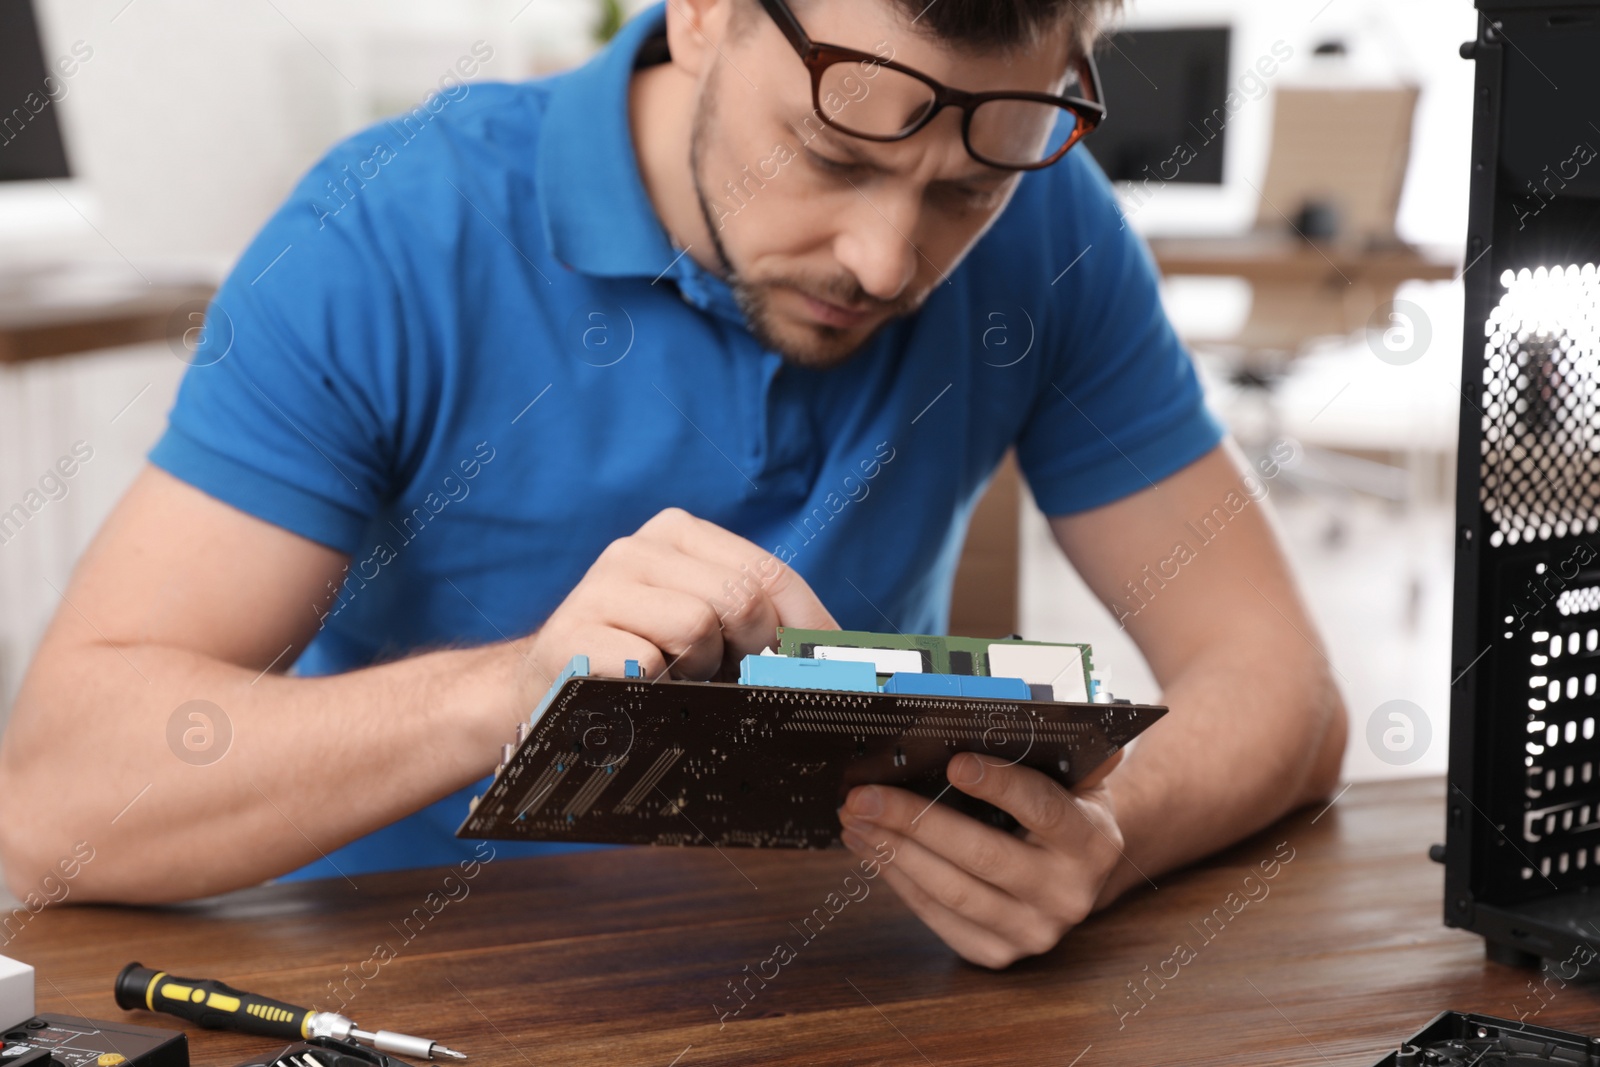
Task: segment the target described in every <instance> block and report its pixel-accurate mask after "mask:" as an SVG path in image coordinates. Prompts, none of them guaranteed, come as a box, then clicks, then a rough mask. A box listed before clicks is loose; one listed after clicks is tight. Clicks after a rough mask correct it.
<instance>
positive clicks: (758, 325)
mask: <svg viewBox="0 0 1600 1067" xmlns="http://www.w3.org/2000/svg"><path fill="white" fill-rule="evenodd" d="M721 75H722V70H721V67H720V66H719V67H718V68H717V69H716V71H714V72H713V73H712V75H711V78H710V80H709V81H708V82H707V84H706V87H705V92H704V94H703V95H702V97H701V101H700V106H699V109H698V110H697V111H696V112H695V117H694V125H693V128H692V131H691V133H690V138H689V169H690V177H691V180H692V181H693V182H694V192H695V197H696V199H698V200H699V202H700V213H701V215H702V216H704V218H705V223H706V231H707V232H708V233H709V234H710V235H711V246H712V249H713V250H714V251H715V252H716V255H717V262H718V263H719V264H720V265H721V268H722V275H723V279H724V281H726V282H727V284H728V288H729V289H731V290H732V292H733V297H734V300H735V301H737V302H738V305H739V310H740V311H742V312H743V313H744V317H745V322H746V324H747V325H748V327H749V329H750V333H751V335H752V336H753V337H755V339H756V341H757V342H759V343H760V344H761V345H762V346H763V347H764V348H767V349H769V350H770V351H773V352H776V353H778V355H780V356H782V357H783V358H784V359H785V360H786V361H788V362H790V363H793V364H795V365H797V366H802V367H813V368H817V369H825V368H828V367H833V366H837V365H839V364H841V363H843V362H845V361H846V360H848V359H849V358H850V357H851V356H853V355H855V354H856V353H857V352H858V351H860V350H861V349H862V348H863V347H865V346H866V344H867V342H868V341H870V340H871V339H872V338H873V337H874V336H876V334H877V333H878V331H880V330H881V329H883V327H884V326H886V325H888V324H889V322H891V321H893V320H894V319H896V318H903V317H904V316H906V315H910V314H911V313H912V312H914V311H916V310H917V308H918V307H919V306H921V304H922V300H921V298H920V297H918V296H916V295H915V294H914V293H908V294H907V295H905V296H903V297H901V298H900V299H898V300H887V301H886V300H879V299H878V298H877V297H874V296H872V295H871V294H870V293H868V292H867V291H866V290H865V289H863V288H862V287H861V283H860V282H858V281H856V279H855V278H854V277H853V276H852V275H850V274H849V273H848V272H841V273H839V274H836V275H834V276H832V277H828V278H819V277H806V276H801V275H789V276H785V277H778V278H770V279H765V280H762V281H751V280H748V279H746V278H745V277H744V276H743V275H742V274H741V273H740V271H739V270H738V268H737V267H736V266H735V265H734V263H733V260H732V258H731V257H730V256H729V255H728V249H727V247H726V246H725V245H724V244H723V243H722V234H721V232H720V227H719V224H718V222H717V219H716V216H715V213H714V212H713V211H712V210H711V199H710V197H709V196H707V194H706V182H705V180H704V175H703V174H702V173H701V164H702V162H703V159H704V149H705V142H706V138H707V136H708V134H709V131H710V128H711V122H712V119H713V117H714V116H715V114H716V102H717V97H718V95H719V94H718V89H719V87H720V86H721V82H722V77H721ZM777 289H790V290H793V291H795V292H798V293H801V294H804V295H806V296H809V297H812V298H813V299H816V300H821V301H825V302H827V303H830V304H835V305H838V306H841V307H848V308H851V309H852V310H860V309H869V310H870V311H872V312H875V313H876V317H878V318H879V323H878V325H877V326H875V327H873V329H872V330H871V332H869V333H868V334H866V335H865V336H861V337H856V338H852V333H853V331H851V330H847V329H842V328H840V327H836V326H829V325H827V324H825V323H819V322H814V323H810V324H808V325H806V326H804V327H801V329H802V330H804V331H806V332H808V333H809V334H811V337H812V339H811V340H808V341H802V340H799V339H798V338H783V337H780V336H779V331H778V329H777V327H776V323H777V319H778V313H777V312H775V311H774V310H773V309H772V301H771V295H772V293H773V291H774V290H777Z"/></svg>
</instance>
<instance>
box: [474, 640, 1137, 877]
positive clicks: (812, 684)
mask: <svg viewBox="0 0 1600 1067" xmlns="http://www.w3.org/2000/svg"><path fill="white" fill-rule="evenodd" d="M778 645H779V649H778V650H776V651H775V650H772V649H768V650H766V651H765V652H763V653H762V654H760V655H751V656H746V657H745V658H744V660H743V662H742V664H741V669H740V680H739V681H738V682H737V683H733V682H698V681H680V680H674V679H668V678H660V679H654V680H651V679H646V678H644V677H643V676H642V675H641V673H640V671H639V669H638V665H637V664H636V663H633V662H630V663H629V664H628V665H627V666H626V668H625V675H626V676H625V677H622V678H603V677H596V676H593V675H591V674H590V671H589V663H588V657H586V656H575V657H574V658H573V660H572V662H571V663H569V664H568V666H567V668H566V669H565V670H564V671H563V672H562V674H561V676H560V677H559V678H557V679H556V681H555V684H553V685H552V686H551V687H550V690H549V692H548V693H547V694H546V695H545V697H544V699H543V701H541V703H540V704H539V706H538V707H537V708H536V709H535V710H534V712H533V714H532V715H531V716H530V717H529V720H528V721H527V722H526V723H523V724H521V725H520V726H519V728H518V732H517V737H516V739H515V740H514V741H512V742H510V743H508V744H507V745H506V746H505V748H504V750H503V751H502V753H501V762H500V766H499V767H498V769H497V770H496V772H495V776H494V780H493V781H492V782H491V784H490V785H489V787H488V789H487V791H486V792H485V793H484V794H483V795H482V796H481V797H478V798H475V799H474V800H473V802H472V807H471V810H470V812H469V814H468V815H467V818H466V820H465V821H464V822H463V823H462V824H461V826H460V828H459V829H458V830H457V831H456V836H458V837H464V838H491V839H508V840H525V841H570V842H596V843H614V844H639V845H715V846H717V847H729V846H742V847H752V848H826V847H829V846H830V845H833V844H835V843H836V842H837V839H838V832H839V820H838V815H837V811H838V808H839V807H840V805H842V804H843V803H844V800H845V797H846V795H847V794H848V793H849V792H850V790H851V789H853V788H854V787H856V786H858V785H866V784H879V785H890V786H897V787H899V788H902V789H907V790H910V791H912V792H915V793H919V794H921V795H922V796H925V797H927V798H928V800H929V801H930V802H935V801H936V802H939V803H943V804H948V805H950V806H951V807H953V808H955V809H956V810H958V811H961V812H964V813H965V814H968V815H971V816H973V817H975V818H977V819H980V820H982V821H984V822H986V823H989V824H990V825H993V826H996V827H1000V828H1002V829H1006V830H1012V829H1015V828H1016V822H1015V820H1014V819H1012V817H1011V816H1010V815H1009V814H1007V813H1005V812H1004V811H1001V810H1000V809H998V808H995V807H994V806H992V805H990V804H988V803H985V802H983V801H980V800H977V799H976V798H973V797H971V796H968V795H967V794H966V793H963V792H961V791H960V790H959V789H956V788H954V787H953V786H951V784H950V783H949V781H948V780H947V778H946V776H945V768H946V765H947V764H948V763H949V761H950V758H951V757H952V756H954V755H955V754H956V753H958V752H973V753H977V754H978V755H979V756H980V757H982V758H984V759H985V760H986V761H988V762H989V763H991V764H992V765H997V766H998V765H1021V766H1025V767H1030V768H1032V769H1034V770H1037V771H1041V772H1043V773H1045V774H1047V775H1049V776H1050V777H1051V778H1053V779H1055V780H1056V781H1057V782H1059V783H1060V784H1061V785H1063V786H1065V787H1071V786H1073V785H1075V784H1077V783H1078V782H1080V781H1082V780H1083V779H1084V778H1085V777H1086V776H1087V775H1089V774H1090V773H1091V772H1092V771H1093V770H1094V769H1095V768H1096V767H1098V766H1099V765H1100V764H1102V763H1104V762H1105V761H1106V760H1107V759H1109V758H1110V757H1111V756H1112V755H1113V754H1114V753H1116V752H1117V751H1118V750H1119V749H1121V748H1122V747H1123V746H1125V745H1127V744H1128V742H1130V741H1131V740H1133V738H1135V737H1136V736H1138V735H1139V734H1140V733H1142V732H1143V731H1144V730H1145V729H1147V728H1148V727H1149V726H1150V725H1151V724H1153V723H1154V722H1156V720H1158V719H1159V718H1161V716H1162V715H1164V714H1165V713H1166V709H1165V708H1162V707H1155V706H1142V705H1134V704H1129V703H1127V702H1120V701H1112V700H1111V699H1110V697H1109V696H1108V695H1107V694H1105V693H1103V692H1100V691H1099V685H1098V681H1097V679H1096V677H1095V674H1094V671H1093V663H1092V659H1091V650H1090V649H1089V647H1088V646H1087V645H1063V644H1049V643H1046V642H1034V641H1022V640H1020V639H1007V640H979V639H971V638H950V637H940V636H934V635H920V634H919V635H904V634H893V635H886V634H872V633H864V632H850V631H839V630H826V631H823V630H780V631H779V634H778ZM1001 672H1005V673H1001ZM1058 697H1064V698H1065V699H1057V698H1058Z"/></svg>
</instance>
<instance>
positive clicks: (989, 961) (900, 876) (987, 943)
mask: <svg viewBox="0 0 1600 1067" xmlns="http://www.w3.org/2000/svg"><path fill="white" fill-rule="evenodd" d="M883 877H884V880H885V881H887V882H888V883H889V888H891V889H893V890H894V891H895V893H896V894H898V895H899V897H900V899H901V900H903V901H905V903H906V907H908V908H910V909H911V913H912V914H913V915H915V916H916V917H917V918H919V919H921V920H922V922H923V924H924V925H925V926H927V927H928V929H930V930H932V931H933V932H934V933H935V934H936V935H938V937H939V939H940V940H941V941H943V942H944V943H945V944H947V945H949V946H950V947H951V948H952V949H954V950H955V951H956V953H957V954H959V955H960V956H961V958H962V959H964V960H966V961H967V962H969V963H976V964H977V965H978V966H980V967H989V968H991V969H993V970H1000V969H1002V968H1005V967H1009V966H1011V965H1012V964H1013V963H1015V962H1016V961H1017V960H1019V959H1021V958H1022V957H1023V956H1024V955H1026V953H1024V952H1022V951H1021V950H1020V949H1018V948H1017V947H1016V946H1014V945H1010V944H1008V943H1007V942H1006V941H1005V939H1004V938H1002V937H1001V936H1000V935H999V934H996V933H995V932H994V931H992V930H985V929H984V928H983V927H981V926H979V925H978V924H977V923H975V922H973V921H971V920H970V919H965V918H962V917H961V916H960V915H957V914H956V913H955V912H953V911H951V910H950V909H949V908H947V907H945V906H944V905H943V904H940V903H939V902H938V901H936V900H934V899H933V898H932V897H930V896H929V895H928V894H927V893H926V892H925V891H924V890H923V889H922V888H921V887H920V886H918V885H917V883H916V882H915V881H914V880H912V879H911V878H908V877H906V875H905V874H904V873H902V872H900V871H897V870H895V869H894V868H893V867H885V868H884V870H883Z"/></svg>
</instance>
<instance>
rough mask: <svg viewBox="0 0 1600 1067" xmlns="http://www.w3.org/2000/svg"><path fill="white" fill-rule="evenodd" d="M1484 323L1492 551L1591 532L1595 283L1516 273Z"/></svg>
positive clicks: (1598, 408) (1485, 479)
mask: <svg viewBox="0 0 1600 1067" xmlns="http://www.w3.org/2000/svg"><path fill="white" fill-rule="evenodd" d="M1501 283H1502V284H1503V285H1504V286H1505V287H1506V293H1505V295H1504V296H1503V297H1502V298H1501V300H1500V303H1499V304H1498V305H1497V306H1496V307H1495V309H1494V311H1493V313H1492V314H1491V315H1490V316H1489V319H1488V321H1487V322H1486V323H1484V333H1485V336H1486V338H1487V341H1486V345H1485V351H1484V363H1485V366H1484V371H1483V390H1482V393H1481V396H1480V399H1479V408H1480V410H1482V412H1483V427H1482V428H1483V438H1482V441H1481V442H1480V449H1481V452H1482V455H1483V462H1482V467H1481V470H1480V477H1481V486H1480V488H1479V498H1480V499H1481V500H1482V501H1483V507H1484V510H1485V511H1486V512H1487V513H1488V516H1489V519H1490V520H1491V522H1492V523H1493V525H1494V527H1495V529H1494V531H1493V533H1491V534H1490V538H1489V542H1490V544H1492V545H1495V546H1499V545H1502V544H1512V545H1515V544H1518V543H1526V542H1531V541H1545V540H1548V539H1550V538H1552V537H1565V536H1567V535H1568V534H1579V533H1594V532H1595V531H1596V530H1597V529H1600V277H1597V274H1596V271H1595V266H1594V264H1592V263H1590V264H1586V265H1584V266H1582V267H1578V266H1571V267H1566V268H1562V267H1557V268H1555V269H1554V270H1550V271H1546V270H1545V269H1544V268H1543V267H1541V268H1539V270H1537V271H1527V270H1524V271H1522V272H1521V273H1520V274H1517V275H1515V276H1513V275H1512V274H1511V272H1510V271H1507V272H1506V273H1505V275H1504V276H1502V278H1501Z"/></svg>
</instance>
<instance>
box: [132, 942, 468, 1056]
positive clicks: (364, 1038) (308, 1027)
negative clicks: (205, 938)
mask: <svg viewBox="0 0 1600 1067" xmlns="http://www.w3.org/2000/svg"><path fill="white" fill-rule="evenodd" d="M115 994H116V998H117V1006H118V1007H119V1008H122V1009H123V1010H124V1011H132V1010H134V1009H137V1008H145V1009H147V1010H149V1011H159V1012H165V1013H166V1014H168V1015H176V1016H177V1017H178V1018H180V1019H187V1020H189V1021H190V1022H192V1023H199V1024H200V1025H201V1026H203V1027H205V1028H206V1029H208V1030H237V1031H239V1032H240V1033H244V1034H259V1035H261V1036H262V1037H278V1038H284V1039H287V1040H290V1041H294V1040H307V1039H310V1038H313V1037H331V1038H335V1039H337V1040H339V1041H354V1042H357V1043H358V1044H362V1045H368V1046H370V1047H372V1048H375V1049H378V1050H379V1051H381V1052H393V1053H394V1054H395V1055H397V1056H413V1057H416V1058H419V1059H429V1060H432V1059H438V1058H439V1057H441V1056H443V1057H448V1058H450V1059H455V1060H464V1059H466V1058H467V1057H466V1054H465V1053H461V1052H456V1051H454V1050H453V1049H448V1048H445V1047H444V1046H443V1045H441V1044H439V1043H438V1042H437V1041H429V1040H428V1039H427V1038H425V1037H412V1036H410V1035H409V1034H397V1033H394V1032H393V1031H391V1030H379V1031H378V1032H377V1033H372V1032H370V1031H367V1030H360V1029H357V1027H356V1024H355V1021H354V1020H352V1019H347V1018H345V1017H344V1016H343V1015H337V1014H335V1013H333V1012H331V1011H312V1010H311V1009H309V1008H299V1007H296V1006H295V1005H293V1004H285V1003H283V1002H282V1001H279V1000H271V999H268V998H267V997H263V996H258V995H256V994H255V993H246V992H244V991H243V990H240V989H234V988H233V987H232V986H228V985H224V984H222V983H221V982H219V981H217V980H216V979H214V978H179V977H177V976H176V975H171V974H168V973H167V972H166V971H157V970H153V969H152V968H149V967H145V966H142V965H140V964H138V963H130V964H128V965H127V966H126V967H124V968H122V971H121V972H120V973H119V974H118V975H117V983H116V988H115Z"/></svg>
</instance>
